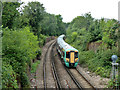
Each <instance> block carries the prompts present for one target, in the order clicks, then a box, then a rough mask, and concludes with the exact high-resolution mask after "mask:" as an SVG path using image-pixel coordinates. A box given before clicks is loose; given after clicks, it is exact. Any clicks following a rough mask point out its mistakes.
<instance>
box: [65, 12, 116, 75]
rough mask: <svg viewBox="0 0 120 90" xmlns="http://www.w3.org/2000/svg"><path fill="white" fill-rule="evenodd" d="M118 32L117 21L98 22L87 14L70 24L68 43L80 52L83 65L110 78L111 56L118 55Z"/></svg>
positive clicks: (105, 20)
mask: <svg viewBox="0 0 120 90" xmlns="http://www.w3.org/2000/svg"><path fill="white" fill-rule="evenodd" d="M117 32H118V22H117V20H115V19H104V18H102V19H100V20H97V19H94V18H92V16H91V14H90V13H86V14H85V15H84V16H78V17H76V18H75V19H73V21H72V22H71V23H70V25H69V26H68V29H67V32H66V33H67V38H66V42H68V43H69V44H71V45H72V46H74V47H75V48H77V49H78V50H79V52H80V64H81V65H84V66H88V69H89V70H91V71H93V72H96V73H97V74H99V75H101V76H103V77H110V72H111V66H112V65H111V62H112V61H111V56H112V55H113V54H116V55H118V42H117V41H118V40H117V38H118V36H117V35H118V34H117Z"/></svg>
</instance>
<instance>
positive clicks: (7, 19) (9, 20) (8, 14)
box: [2, 2, 21, 28]
mask: <svg viewBox="0 0 120 90" xmlns="http://www.w3.org/2000/svg"><path fill="white" fill-rule="evenodd" d="M20 5H21V4H20V3H18V2H3V13H2V24H3V27H4V28H5V27H8V28H12V25H13V20H14V18H16V17H19V15H20V13H19V12H18V10H17V9H16V8H18V7H20Z"/></svg>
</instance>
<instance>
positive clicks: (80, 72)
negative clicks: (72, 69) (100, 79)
mask: <svg viewBox="0 0 120 90" xmlns="http://www.w3.org/2000/svg"><path fill="white" fill-rule="evenodd" d="M76 70H77V72H78V73H79V74H80V75H81V76H82V77H83V78H84V80H85V81H86V82H88V84H89V85H90V86H91V87H92V88H93V89H95V87H94V85H93V84H92V83H91V82H90V81H89V80H88V79H87V78H86V77H85V76H84V75H83V74H82V73H81V72H80V71H79V70H78V68H76Z"/></svg>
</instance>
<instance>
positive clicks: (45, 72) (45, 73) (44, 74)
mask: <svg viewBox="0 0 120 90" xmlns="http://www.w3.org/2000/svg"><path fill="white" fill-rule="evenodd" d="M53 43H54V42H53ZM53 43H51V44H50V45H49V46H48V48H47V51H46V53H45V58H44V61H43V83H44V90H46V89H47V79H46V78H47V71H46V62H47V55H48V51H49V49H50V47H51V46H52V44H53Z"/></svg>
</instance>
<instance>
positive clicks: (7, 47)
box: [2, 27, 39, 87]
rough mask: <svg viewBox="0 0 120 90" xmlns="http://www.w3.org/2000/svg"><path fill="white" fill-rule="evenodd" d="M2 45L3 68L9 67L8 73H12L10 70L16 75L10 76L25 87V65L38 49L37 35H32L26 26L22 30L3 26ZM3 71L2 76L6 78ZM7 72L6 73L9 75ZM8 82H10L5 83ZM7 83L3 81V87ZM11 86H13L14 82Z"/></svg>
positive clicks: (26, 82)
mask: <svg viewBox="0 0 120 90" xmlns="http://www.w3.org/2000/svg"><path fill="white" fill-rule="evenodd" d="M2 46H3V48H2V51H3V63H4V62H5V66H4V64H3V69H4V68H7V67H10V69H11V72H9V73H11V74H14V73H12V72H15V76H16V78H15V77H12V76H11V78H13V79H18V81H19V82H21V84H22V86H23V87H26V86H27V85H29V83H28V79H27V75H26V69H27V66H29V65H31V60H32V59H34V58H35V57H36V55H37V53H36V51H38V50H39V47H38V41H37V36H34V34H33V33H32V32H30V30H29V28H28V27H26V28H24V29H22V30H9V29H7V28H5V29H3V43H2ZM6 64H8V65H6ZM6 70H9V69H6ZM7 72H8V71H7ZM5 73H6V72H3V78H5V79H6V78H8V77H5ZM9 73H7V74H6V75H9ZM11 78H9V79H11ZM9 79H8V81H9ZM3 81H4V79H3ZM12 81H13V80H12ZM13 82H14V81H13ZM9 83H10V82H8V83H7V84H9ZM14 83H15V82H14ZM7 84H6V82H3V87H6V85H7ZM11 86H14V84H12V85H11Z"/></svg>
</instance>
